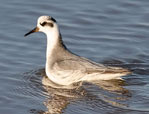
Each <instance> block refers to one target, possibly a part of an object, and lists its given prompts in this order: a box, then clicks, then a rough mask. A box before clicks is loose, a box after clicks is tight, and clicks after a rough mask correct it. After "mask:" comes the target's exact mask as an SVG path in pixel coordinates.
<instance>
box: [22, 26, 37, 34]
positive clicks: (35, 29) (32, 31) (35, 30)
mask: <svg viewBox="0 0 149 114" xmlns="http://www.w3.org/2000/svg"><path fill="white" fill-rule="evenodd" d="M38 31H39V28H38V27H35V28H34V29H33V30H31V31H30V32H28V33H26V34H25V35H24V36H28V35H29V34H31V33H34V32H38Z"/></svg>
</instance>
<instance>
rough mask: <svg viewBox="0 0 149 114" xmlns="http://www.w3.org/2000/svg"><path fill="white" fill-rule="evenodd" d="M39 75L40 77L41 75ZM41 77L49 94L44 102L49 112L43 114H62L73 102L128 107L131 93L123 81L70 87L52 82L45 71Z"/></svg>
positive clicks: (83, 83) (81, 84) (41, 72)
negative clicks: (82, 101)
mask: <svg viewBox="0 0 149 114" xmlns="http://www.w3.org/2000/svg"><path fill="white" fill-rule="evenodd" d="M37 74H38V75H39V73H37ZM37 74H36V75H37ZM40 75H42V85H43V88H44V89H45V90H46V94H47V97H46V100H45V101H44V102H43V104H44V105H45V106H46V107H47V110H46V111H44V112H42V114H61V113H62V112H63V111H64V109H66V108H67V107H68V105H69V104H70V103H71V102H74V101H78V100H84V101H85V102H86V103H90V104H96V105H100V103H101V101H102V103H105V104H106V105H110V106H114V107H127V104H126V102H125V101H126V100H128V98H129V97H130V92H129V91H128V90H127V89H125V88H123V86H125V85H126V84H125V81H123V80H110V81H96V82H93V83H87V82H79V83H77V84H75V85H71V86H69V87H68V86H60V85H57V84H55V83H53V82H51V81H50V80H49V79H48V78H47V77H46V76H45V73H44V70H42V71H41V70H40ZM92 99H94V100H92ZM94 101H96V102H94ZM98 101H100V102H98ZM97 103H99V104H97ZM40 114H41V112H40Z"/></svg>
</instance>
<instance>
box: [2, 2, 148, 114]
mask: <svg viewBox="0 0 149 114" xmlns="http://www.w3.org/2000/svg"><path fill="white" fill-rule="evenodd" d="M0 2H1V4H0V15H1V16H0V113H3V114H19V113H21V114H55V113H64V114H76V113H77V114H116V113H117V114H118V113H120V114H134V113H135V114H148V113H149V109H148V107H149V32H148V30H149V16H148V15H149V7H148V6H149V1H148V0H125V1H122V0H121V1H120V0H94V1H90V0H82V1H80V0H75V1H68V0H63V1H62V0H61V1H60V0H43V1H41V0H36V1H35V0H32V1H30V0H13V1H6V0H0ZM41 15H49V16H52V17H54V18H55V19H56V20H57V21H58V24H59V26H60V31H61V34H62V37H63V41H64V43H65V45H66V46H67V48H68V49H69V50H71V51H72V52H74V53H76V54H78V55H80V56H84V57H87V58H89V59H91V60H93V61H95V62H98V63H103V64H106V65H111V66H121V67H124V68H128V69H130V70H132V71H133V74H132V75H129V76H126V77H124V81H114V80H113V81H101V82H95V84H89V83H83V85H82V86H79V88H78V89H77V90H65V89H55V88H52V87H48V86H44V85H43V84H42V80H43V79H44V78H45V77H44V76H45V73H44V66H45V53H46V36H45V35H44V34H43V33H36V34H32V35H30V36H29V37H25V38H24V34H25V33H27V32H28V31H30V30H31V29H33V28H34V27H35V26H36V23H37V18H38V17H39V16H41ZM43 77H44V78H43Z"/></svg>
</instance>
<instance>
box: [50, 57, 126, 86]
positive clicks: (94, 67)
mask: <svg viewBox="0 0 149 114" xmlns="http://www.w3.org/2000/svg"><path fill="white" fill-rule="evenodd" d="M52 69H53V73H52V75H53V76H55V77H57V79H59V82H61V83H65V84H66V85H69V84H71V83H73V82H77V81H79V80H82V78H84V76H87V77H88V76H91V77H93V76H94V75H96V76H97V75H98V76H105V75H109V74H110V75H111V74H114V75H115V74H127V73H128V70H126V69H123V68H119V67H107V66H104V65H101V64H97V63H94V62H92V61H90V60H88V59H85V58H79V59H75V58H72V59H64V60H59V61H57V62H55V64H54V65H53V68H52ZM126 72H127V73H126ZM100 74H101V75H100ZM110 75H109V76H110ZM91 77H90V78H91ZM88 78H89V77H88ZM95 79H96V78H95ZM101 79H102V78H101Z"/></svg>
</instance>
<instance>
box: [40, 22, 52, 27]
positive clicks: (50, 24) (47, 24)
mask: <svg viewBox="0 0 149 114" xmlns="http://www.w3.org/2000/svg"><path fill="white" fill-rule="evenodd" d="M40 25H41V26H45V25H46V26H50V27H53V26H54V25H53V23H50V22H43V23H40Z"/></svg>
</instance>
